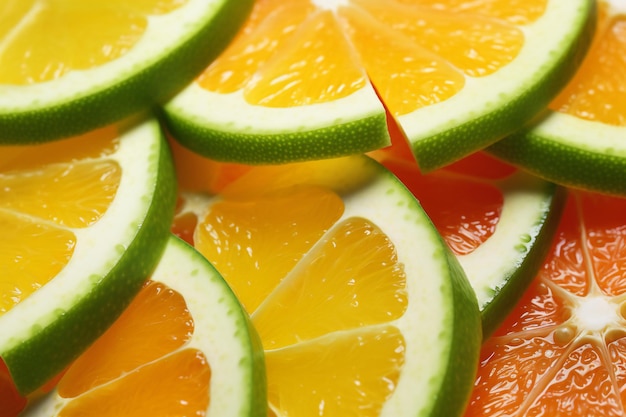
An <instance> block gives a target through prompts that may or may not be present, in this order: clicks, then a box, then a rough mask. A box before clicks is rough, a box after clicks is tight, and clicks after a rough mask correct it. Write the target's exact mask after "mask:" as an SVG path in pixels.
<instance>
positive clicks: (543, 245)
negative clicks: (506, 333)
mask: <svg viewBox="0 0 626 417" xmlns="http://www.w3.org/2000/svg"><path fill="white" fill-rule="evenodd" d="M548 185H549V186H550V187H554V188H556V190H555V192H554V195H553V197H552V201H551V204H550V210H548V212H547V213H546V214H545V215H544V217H543V218H542V221H541V226H540V227H541V230H540V232H539V233H538V234H537V236H535V238H534V240H535V243H534V244H533V245H532V246H531V249H530V250H529V251H528V253H527V254H526V256H525V259H524V261H523V263H522V264H521V265H520V267H519V268H517V269H515V270H514V272H513V273H512V274H511V275H510V276H508V277H507V278H506V283H505V284H504V285H503V286H502V287H501V288H500V289H499V292H498V294H497V295H496V296H495V297H494V298H493V299H492V300H491V301H490V302H489V303H488V304H486V305H485V306H483V308H482V311H481V313H482V323H483V341H484V340H486V339H487V338H488V337H489V336H490V335H491V334H492V333H493V332H494V331H495V330H496V329H497V327H498V326H500V324H501V323H502V321H503V320H504V319H505V318H506V317H507V316H508V314H509V313H510V312H511V311H512V310H513V308H515V305H516V304H517V302H518V301H519V299H520V297H521V296H522V295H523V294H524V291H525V290H526V289H527V288H528V287H529V285H530V284H531V282H532V281H533V279H534V277H535V276H536V275H537V272H538V271H539V269H540V268H541V266H542V265H543V261H544V259H545V258H546V256H547V254H548V252H549V250H550V247H551V245H552V238H551V237H552V236H554V235H555V233H556V229H557V228H558V226H559V221H560V219H561V214H562V213H563V209H564V208H565V202H566V201H567V189H566V188H564V187H560V186H557V185H555V184H548Z"/></svg>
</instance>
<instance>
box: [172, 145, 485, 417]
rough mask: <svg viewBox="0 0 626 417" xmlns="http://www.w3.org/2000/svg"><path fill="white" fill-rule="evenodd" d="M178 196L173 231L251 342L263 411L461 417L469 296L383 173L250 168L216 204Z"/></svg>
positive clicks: (345, 165) (356, 168)
mask: <svg viewBox="0 0 626 417" xmlns="http://www.w3.org/2000/svg"><path fill="white" fill-rule="evenodd" d="M181 197H182V200H183V204H182V205H181V207H180V209H179V212H178V214H177V216H176V218H175V222H174V227H173V230H174V232H176V233H177V234H181V235H186V236H187V237H188V238H189V239H190V240H191V241H192V242H193V243H194V246H195V247H196V248H197V249H198V250H199V251H200V252H201V253H203V254H204V255H205V256H206V257H207V259H209V260H210V261H211V262H212V263H213V264H214V265H215V267H216V268H217V269H218V271H220V273H221V274H222V276H224V278H225V279H226V281H227V282H228V283H229V285H230V286H231V288H233V291H234V292H235V294H237V296H238V298H239V300H240V301H241V303H242V304H243V306H244V307H245V308H246V310H247V311H248V312H249V314H250V316H251V319H252V323H253V324H254V326H255V328H256V329H257V331H258V333H259V336H260V338H261V341H262V343H263V347H264V350H265V358H266V371H267V376H268V401H269V407H270V410H271V413H270V414H271V415H276V416H279V415H315V414H316V413H319V410H323V411H324V413H326V414H327V415H350V414H354V413H357V414H358V415H363V416H416V415H424V416H428V415H446V416H453V415H460V414H461V413H462V411H463V409H464V407H465V404H466V399H467V395H468V392H469V391H468V390H469V389H470V386H469V385H468V381H470V380H471V379H472V375H473V374H474V370H475V368H476V366H477V362H476V352H477V349H478V347H479V345H480V342H481V324H480V316H479V310H478V306H477V303H476V298H475V296H474V294H473V291H472V290H471V287H470V286H469V283H468V282H467V280H466V278H465V276H464V275H463V273H462V270H461V268H460V266H459V264H458V262H457V261H456V259H455V258H454V256H453V255H452V253H451V252H450V251H449V249H448V248H447V246H446V245H445V244H444V242H443V241H442V239H441V236H440V235H439V234H438V233H437V231H436V230H435V228H434V227H433V225H432V223H431V222H430V220H429V219H428V217H427V216H426V215H425V213H424V212H423V210H422V209H421V207H420V206H419V204H418V202H417V201H416V200H415V198H414V197H413V196H412V194H411V193H410V192H409V191H408V190H407V189H406V188H405V187H404V186H403V185H402V183H401V182H400V181H399V180H398V179H397V178H396V177H395V176H393V175H392V174H391V173H390V172H389V171H388V170H386V169H384V168H383V167H381V166H380V165H379V164H378V163H376V162H374V161H373V160H371V159H369V158H366V157H363V156H353V157H346V158H340V159H326V160H320V161H313V162H303V163H294V164H286V165H277V166H267V165H266V166H258V167H252V168H251V169H249V170H248V171H247V172H246V173H245V174H243V175H242V176H240V177H239V178H238V179H236V180H234V181H231V182H230V183H229V184H228V185H226V186H225V187H223V188H222V189H221V191H220V192H219V194H217V195H213V196H211V195H208V194H201V193H183V194H182V195H181ZM190 224H191V225H193V226H192V227H193V233H192V234H191V235H189V234H186V233H184V231H185V230H186V228H187V227H188V226H189V225H190ZM235 260H236V261H235ZM470 382H471V381H470Z"/></svg>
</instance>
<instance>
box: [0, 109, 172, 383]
mask: <svg viewBox="0 0 626 417" xmlns="http://www.w3.org/2000/svg"><path fill="white" fill-rule="evenodd" d="M174 174H175V173H174V170H173V166H172V160H171V154H170V152H169V148H168V146H167V142H166V141H165V140H164V138H163V135H162V134H161V131H160V127H159V125H158V123H157V122H156V121H154V120H150V119H149V120H145V121H143V120H142V121H140V122H134V121H133V122H132V123H131V122H129V123H128V124H126V123H123V124H119V125H109V126H107V127H105V128H102V129H100V130H97V131H93V132H90V133H88V134H85V135H83V136H78V137H72V138H69V139H64V140H59V141H54V142H49V143H46V144H42V145H36V146H22V147H18V146H4V147H2V151H1V152H0V227H1V229H2V231H3V239H2V242H1V243H0V271H2V273H1V275H2V279H1V280H0V334H1V335H2V337H1V338H0V362H2V361H4V363H5V364H6V366H7V367H8V370H9V371H10V374H11V376H12V380H13V382H14V383H15V386H16V387H17V389H18V390H19V392H21V393H22V394H27V393H30V392H32V391H33V390H35V389H37V388H38V387H39V386H41V385H42V384H44V383H45V382H46V381H47V380H48V379H49V378H51V377H53V376H54V375H55V374H56V373H58V372H59V371H61V370H62V369H63V368H64V367H65V366H66V365H67V364H68V363H69V362H70V361H71V360H73V359H75V358H76V356H77V355H78V354H79V353H80V352H81V351H82V350H84V349H85V348H86V347H87V346H88V345H89V344H90V343H91V342H92V341H93V340H94V339H95V338H96V337H97V336H99V335H100V334H101V333H102V332H103V331H104V330H105V329H106V327H107V326H108V325H109V324H110V323H111V322H112V321H113V320H114V318H115V317H116V316H117V315H119V314H120V313H121V312H122V310H123V309H124V307H125V306H126V305H127V304H128V303H129V302H130V300H131V298H132V297H133V296H134V295H135V294H136V293H137V291H139V288H140V287H141V285H142V283H143V281H144V279H145V277H146V276H147V275H148V274H149V272H150V271H151V270H152V268H154V266H155V265H156V263H157V262H158V259H159V257H160V254H161V251H162V249H163V247H164V245H165V243H166V241H167V238H168V236H169V226H170V225H169V223H170V220H168V219H171V218H172V217H173V211H174V205H175V201H176V199H175V197H176V195H175V177H174ZM1 381H2V378H0V382H1ZM1 391H2V388H0V392H1Z"/></svg>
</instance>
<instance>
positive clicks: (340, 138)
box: [161, 103, 390, 165]
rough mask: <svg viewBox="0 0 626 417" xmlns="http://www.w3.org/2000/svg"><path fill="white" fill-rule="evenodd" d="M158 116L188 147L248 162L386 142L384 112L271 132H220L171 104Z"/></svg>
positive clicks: (329, 154) (328, 154) (332, 153)
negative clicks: (356, 118)
mask: <svg viewBox="0 0 626 417" xmlns="http://www.w3.org/2000/svg"><path fill="white" fill-rule="evenodd" d="M199 105H201V103H199ZM161 118H162V119H163V121H164V123H165V124H166V125H167V128H168V129H169V131H170V132H171V133H172V136H173V137H174V138H175V139H176V140H177V141H178V142H179V143H180V144H182V145H183V146H185V147H187V148H188V149H190V150H192V151H194V152H196V153H198V154H200V155H203V156H206V157H208V158H211V159H215V160H218V161H238V162H240V161H243V162H245V163H247V164H251V165H256V164H277V163H286V162H297V161H307V160H311V159H324V158H334V157H339V156H347V155H353V154H356V153H360V152H367V151H370V150H372V149H379V148H382V147H384V146H388V145H389V143H390V139H389V133H388V131H387V124H386V123H387V122H386V116H385V114H384V113H380V114H375V115H372V116H368V117H367V118H366V119H361V120H356V121H348V122H346V123H343V124H339V125H336V126H330V127H322V128H320V129H315V130H302V131H298V132H292V133H288V134H282V133H277V134H275V135H274V134H272V133H267V134H264V133H249V134H244V133H239V132H220V130H219V129H215V128H212V127H211V126H210V125H208V124H206V123H204V122H203V121H202V120H196V121H195V122H194V121H190V120H188V119H187V118H185V117H183V116H182V115H179V114H177V112H176V108H175V107H172V108H170V109H169V110H168V111H161Z"/></svg>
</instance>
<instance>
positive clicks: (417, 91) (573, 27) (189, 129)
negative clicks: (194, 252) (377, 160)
mask: <svg viewBox="0 0 626 417" xmlns="http://www.w3.org/2000/svg"><path fill="white" fill-rule="evenodd" d="M593 6H594V2H593V1H590V0H573V1H568V2H564V1H559V0H533V1H531V2H524V4H523V5H521V4H519V2H510V1H505V0H498V1H492V0H489V1H451V0H447V1H438V2H436V3H433V2H431V1H421V0H393V1H386V2H383V3H381V2H378V1H374V0H349V1H340V0H332V1H314V0H291V1H276V0H257V1H256V2H255V5H254V8H253V11H252V13H251V15H250V17H249V18H248V20H247V23H245V24H244V26H243V27H242V28H241V29H240V31H239V33H238V35H237V37H236V38H235V39H234V41H233V42H232V43H231V44H230V45H229V47H228V48H227V49H226V50H225V51H224V52H223V53H222V54H220V56H219V57H218V58H217V59H216V60H215V61H214V62H213V63H212V64H211V65H210V66H209V67H208V68H207V69H206V70H205V71H204V73H203V74H202V75H201V76H200V77H199V78H198V79H197V80H196V82H194V83H192V84H191V85H190V86H188V87H187V88H186V89H185V90H184V91H183V92H182V93H181V94H179V95H177V96H176V97H175V98H174V99H173V100H172V101H171V102H169V103H168V104H167V105H166V106H165V111H164V116H165V120H166V121H167V124H168V126H169V128H170V130H171V131H172V132H173V135H174V137H175V138H176V139H177V140H179V141H180V142H181V143H183V144H184V145H185V146H187V147H189V148H190V149H193V150H195V151H196V152H198V153H201V154H203V155H206V156H208V157H211V158H213V159H217V160H221V161H229V162H243V163H252V164H258V163H280V162H290V161H297V160H307V159H320V158H324V157H336V156H342V155H346V154H355V153H362V152H365V151H370V150H373V149H376V148H380V147H383V146H386V145H387V144H388V143H389V136H388V134H387V129H386V123H385V120H386V119H385V110H386V109H387V110H388V111H389V112H390V114H391V115H392V117H393V118H394V119H395V120H396V122H397V123H398V124H399V125H400V126H401V128H402V130H403V131H404V133H405V134H406V136H407V137H408V138H409V140H410V142H411V144H412V147H413V150H414V152H415V155H416V157H417V159H418V162H419V165H420V167H421V168H422V169H423V170H426V171H428V170H432V169H435V168H437V167H440V166H443V165H446V164H449V163H451V162H453V161H455V160H458V159H460V158H461V157H463V156H466V155H468V154H470V153H471V152H473V151H475V150H478V149H480V148H483V147H485V146H487V145H489V144H491V143H493V142H495V141H496V140H497V139H500V138H501V137H502V136H504V135H506V134H509V133H511V132H513V131H514V130H516V129H518V128H519V127H521V126H522V124H523V123H525V122H527V121H529V120H530V119H531V118H532V117H534V115H535V114H536V113H538V112H539V111H540V110H543V108H545V106H547V105H548V103H549V102H550V100H551V99H552V98H554V96H555V95H556V94H557V93H558V92H559V91H560V89H561V88H562V87H563V86H564V84H565V83H566V82H567V80H568V79H569V78H570V76H571V75H572V73H573V71H574V69H575V67H576V64H577V62H578V60H579V56H580V55H581V53H582V52H583V51H585V50H586V47H587V44H588V41H589V39H590V37H591V36H590V34H589V33H588V32H589V31H590V27H591V26H592V23H593V14H594V13H593V11H594V7H593Z"/></svg>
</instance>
